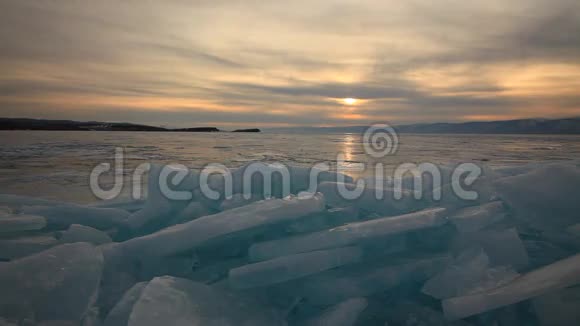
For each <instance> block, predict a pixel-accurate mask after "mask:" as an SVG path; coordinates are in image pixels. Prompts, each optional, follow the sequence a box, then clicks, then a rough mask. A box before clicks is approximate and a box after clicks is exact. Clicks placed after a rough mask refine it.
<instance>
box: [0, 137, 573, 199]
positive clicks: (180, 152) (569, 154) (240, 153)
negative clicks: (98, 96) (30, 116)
mask: <svg viewBox="0 0 580 326" xmlns="http://www.w3.org/2000/svg"><path fill="white" fill-rule="evenodd" d="M361 140H362V138H361V136H360V135H355V134H276V133H259V134H253V133H244V134H240V133H153V132H89V131H87V132H66V131H63V132H60V131H52V132H44V131H2V132H0V146H1V150H0V151H1V155H0V184H1V185H2V190H1V191H0V192H2V193H11V194H21V195H31V196H40V197H45V198H50V199H60V200H66V201H74V202H80V203H83V202H91V201H93V200H95V199H94V197H93V196H92V194H91V192H90V189H89V186H88V180H89V178H88V175H89V173H90V171H91V170H92V169H93V168H94V167H95V166H96V165H98V164H99V163H105V162H112V161H113V155H114V153H115V148H117V147H122V148H123V149H124V151H125V170H126V171H127V173H130V171H132V169H133V168H134V167H135V166H137V165H139V164H141V163H146V162H163V163H180V164H184V165H186V166H188V167H190V168H202V167H203V166H205V165H206V164H209V163H221V164H224V165H226V166H227V167H238V166H241V165H243V164H245V163H247V162H250V161H263V162H268V163H272V162H281V163H288V164H292V165H300V166H311V165H313V164H315V163H318V162H334V161H335V159H336V155H337V154H339V153H343V154H344V156H345V159H346V161H347V164H348V163H371V159H372V158H371V157H369V156H368V155H367V154H366V153H365V152H364V150H363V146H362V142H361ZM399 141H400V144H399V148H398V151H397V153H396V154H395V155H389V156H386V157H385V158H382V159H380V161H381V162H382V163H383V164H384V165H385V167H386V168H387V169H389V168H392V167H395V166H397V165H399V164H401V163H407V162H410V163H417V164H419V163H423V162H430V163H435V164H441V163H449V162H476V163H477V162H479V163H481V164H487V165H490V166H492V167H500V166H512V165H519V164H527V163H536V162H545V161H568V160H578V159H580V136H568V135H459V134H453V135H441V134H438V135H417V134H400V135H399ZM372 160H374V159H372ZM347 173H348V174H351V175H352V176H354V177H358V176H361V175H364V174H365V173H364V172H357V171H350V172H347ZM367 173H368V172H367Z"/></svg>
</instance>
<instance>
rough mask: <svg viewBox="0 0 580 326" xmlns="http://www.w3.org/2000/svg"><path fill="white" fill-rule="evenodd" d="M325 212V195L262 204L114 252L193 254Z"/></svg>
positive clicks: (169, 230)
mask: <svg viewBox="0 0 580 326" xmlns="http://www.w3.org/2000/svg"><path fill="white" fill-rule="evenodd" d="M323 209H324V197H323V196H322V195H316V196H314V197H312V198H304V199H300V198H296V197H292V198H286V199H270V200H263V201H259V202H256V203H253V204H250V205H246V206H243V207H239V208H236V209H231V210H227V211H224V212H221V213H218V214H215V215H210V216H204V217H201V218H198V219H196V220H193V221H191V222H188V223H184V224H179V225H175V226H172V227H169V228H166V229H164V230H161V231H159V232H156V233H153V234H150V235H146V236H143V237H140V238H134V239H131V240H128V241H125V242H122V243H119V244H118V245H117V246H116V248H114V250H115V251H116V252H117V253H118V254H120V255H140V254H148V255H153V256H166V255H171V254H173V253H178V252H181V251H185V250H190V249H192V248H195V247H197V246H199V245H201V244H203V243H205V242H207V241H209V240H211V239H215V238H217V237H219V236H224V235H227V234H230V233H234V232H243V231H246V230H251V229H253V228H256V227H260V226H267V225H274V224H277V223H280V222H287V221H292V220H293V219H295V218H297V217H301V216H305V215H308V214H311V213H315V212H320V211H322V210H323Z"/></svg>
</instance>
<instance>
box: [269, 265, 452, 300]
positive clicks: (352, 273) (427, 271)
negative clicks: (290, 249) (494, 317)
mask: <svg viewBox="0 0 580 326" xmlns="http://www.w3.org/2000/svg"><path fill="white" fill-rule="evenodd" d="M449 261H450V257H448V256H435V257H422V258H414V259H403V260H402V261H401V260H398V261H393V262H392V263H390V264H389V265H387V266H385V265H384V263H383V266H377V263H381V262H380V261H377V262H361V263H359V264H356V265H352V266H345V267H341V268H338V269H334V270H330V271H327V272H324V273H320V274H317V275H313V276H310V277H307V278H305V279H299V280H295V281H290V282H288V283H285V284H280V285H279V288H277V289H276V290H279V291H282V292H283V293H284V294H291V295H294V296H297V297H301V298H304V300H306V301H307V302H309V303H311V304H313V305H329V304H335V303H338V302H340V301H344V300H347V299H349V298H356V297H366V296H369V295H372V294H374V293H378V292H383V291H386V290H388V289H390V288H393V287H395V286H398V285H400V284H403V283H405V282H407V281H414V282H421V281H424V280H426V279H428V278H430V277H431V276H433V275H434V274H435V273H437V272H439V271H440V270H441V269H442V268H444V267H445V266H446V265H447V264H448V263H449Z"/></svg>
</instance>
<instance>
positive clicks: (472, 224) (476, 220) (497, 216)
mask: <svg viewBox="0 0 580 326" xmlns="http://www.w3.org/2000/svg"><path fill="white" fill-rule="evenodd" d="M505 215H506V213H505V210H504V207H503V204H502V202H500V201H496V202H491V203H487V204H483V205H481V206H474V207H468V208H464V209H461V210H459V211H458V212H456V213H454V214H453V215H451V216H450V217H449V219H450V220H451V222H452V223H453V224H454V225H455V227H456V228H457V230H459V231H460V232H475V231H478V230H480V229H483V228H485V227H487V226H489V225H491V224H493V223H496V222H498V221H500V220H502V219H503V218H504V217H505Z"/></svg>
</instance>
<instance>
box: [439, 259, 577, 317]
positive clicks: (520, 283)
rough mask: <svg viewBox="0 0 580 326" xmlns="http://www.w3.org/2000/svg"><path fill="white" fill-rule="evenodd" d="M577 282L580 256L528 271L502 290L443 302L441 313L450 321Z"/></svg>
mask: <svg viewBox="0 0 580 326" xmlns="http://www.w3.org/2000/svg"><path fill="white" fill-rule="evenodd" d="M578 283H580V254H577V255H575V256H572V257H569V258H566V259H563V260H560V261H558V262H556V263H553V264H551V265H548V266H544V267H542V268H540V269H537V270H534V271H532V272H529V273H527V274H525V275H523V276H521V277H519V278H516V279H515V280H514V281H512V282H510V283H508V284H506V285H504V286H502V287H499V288H496V289H493V290H489V291H485V292H482V293H479V294H473V295H467V296H461V297H455V298H451V299H447V300H444V301H443V310H444V311H445V315H446V317H447V318H448V319H450V320H455V319H462V318H466V317H469V316H473V315H476V314H480V313H483V312H486V311H489V310H492V309H496V308H499V307H503V306H507V305H511V304H514V303H518V302H520V301H523V300H526V299H530V298H534V297H537V296H540V295H542V294H545V293H548V292H550V291H552V290H557V289H561V288H565V287H568V286H572V285H575V284H578Z"/></svg>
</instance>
